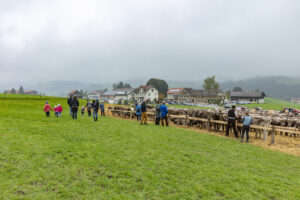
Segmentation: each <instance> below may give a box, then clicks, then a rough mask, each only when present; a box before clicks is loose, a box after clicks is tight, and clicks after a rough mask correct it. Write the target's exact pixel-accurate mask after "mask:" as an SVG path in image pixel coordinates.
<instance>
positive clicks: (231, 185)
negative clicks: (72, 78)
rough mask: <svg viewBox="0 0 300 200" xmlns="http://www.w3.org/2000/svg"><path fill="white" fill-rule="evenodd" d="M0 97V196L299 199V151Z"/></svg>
mask: <svg viewBox="0 0 300 200" xmlns="http://www.w3.org/2000/svg"><path fill="white" fill-rule="evenodd" d="M65 101H66V100H64V101H63V102H62V101H61V100H60V99H58V100H57V99H53V100H49V103H50V104H51V106H52V105H54V104H58V103H60V104H62V105H63V106H64V108H65V111H64V112H63V117H62V118H55V117H53V113H51V115H52V116H51V117H50V118H46V117H45V115H44V113H43V112H42V107H43V105H44V101H42V100H23V101H20V100H0V199H135V200H136V199H170V200H174V199H230V200H231V199H247V200H249V199H277V200H278V199H300V158H299V157H296V156H291V155H287V154H284V153H280V152H274V151H270V150H266V149H263V148H261V147H257V146H252V145H247V144H241V143H240V142H238V141H237V140H234V139H228V138H222V137H217V136H214V135H209V134H201V133H198V132H194V131H190V130H184V129H178V128H174V127H156V126H154V125H148V126H140V125H139V124H138V123H136V122H135V121H128V120H122V119H114V118H109V117H105V118H100V120H99V121H98V122H94V121H93V120H92V119H91V118H88V117H87V116H84V117H81V116H79V119H78V120H77V121H76V120H75V121H74V120H72V119H71V118H70V116H68V111H67V108H66V102H65Z"/></svg>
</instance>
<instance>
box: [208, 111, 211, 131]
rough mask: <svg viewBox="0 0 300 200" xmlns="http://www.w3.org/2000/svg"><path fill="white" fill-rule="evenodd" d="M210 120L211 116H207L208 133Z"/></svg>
mask: <svg viewBox="0 0 300 200" xmlns="http://www.w3.org/2000/svg"><path fill="white" fill-rule="evenodd" d="M210 118H211V115H210V114H208V118H207V130H208V131H210Z"/></svg>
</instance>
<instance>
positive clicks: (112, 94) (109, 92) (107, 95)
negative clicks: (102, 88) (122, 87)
mask: <svg viewBox="0 0 300 200" xmlns="http://www.w3.org/2000/svg"><path fill="white" fill-rule="evenodd" d="M117 93H118V91H116V90H107V91H106V92H104V93H103V94H102V95H101V98H104V99H109V100H113V99H115V95H116V94H117Z"/></svg>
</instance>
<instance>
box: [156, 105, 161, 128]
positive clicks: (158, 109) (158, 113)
mask: <svg viewBox="0 0 300 200" xmlns="http://www.w3.org/2000/svg"><path fill="white" fill-rule="evenodd" d="M159 122H160V104H159V101H157V102H156V105H155V125H159Z"/></svg>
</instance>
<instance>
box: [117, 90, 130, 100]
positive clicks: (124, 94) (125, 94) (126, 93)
mask: <svg viewBox="0 0 300 200" xmlns="http://www.w3.org/2000/svg"><path fill="white" fill-rule="evenodd" d="M134 90H135V89H134V88H124V89H118V90H116V91H117V93H116V94H115V98H116V99H119V100H121V101H125V100H126V101H133V100H134Z"/></svg>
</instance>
